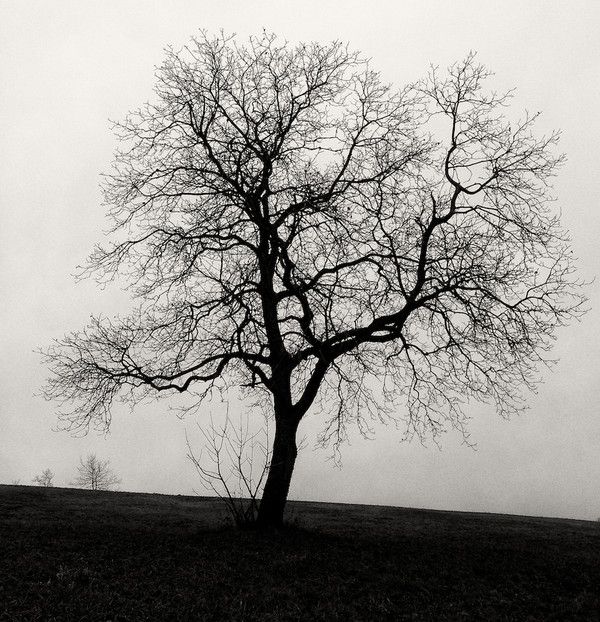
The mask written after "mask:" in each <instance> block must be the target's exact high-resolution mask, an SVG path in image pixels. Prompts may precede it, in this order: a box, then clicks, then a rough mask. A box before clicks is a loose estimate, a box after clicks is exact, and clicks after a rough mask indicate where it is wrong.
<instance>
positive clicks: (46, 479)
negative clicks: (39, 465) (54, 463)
mask: <svg viewBox="0 0 600 622" xmlns="http://www.w3.org/2000/svg"><path fill="white" fill-rule="evenodd" d="M32 481H33V483H34V484H37V485H38V486H44V487H46V488H51V487H52V486H54V473H53V472H52V471H51V470H50V469H44V470H43V471H42V472H41V474H40V475H36V476H35V477H34V478H33V480H32Z"/></svg>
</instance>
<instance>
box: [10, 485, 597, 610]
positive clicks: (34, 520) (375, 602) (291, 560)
mask: <svg viewBox="0 0 600 622" xmlns="http://www.w3.org/2000/svg"><path fill="white" fill-rule="evenodd" d="M288 520H289V522H290V524H291V527H290V528H288V529H287V530H285V531H283V532H276V533H267V534H265V533H256V532H251V531H236V530H235V529H233V528H231V527H230V526H228V525H227V522H226V518H225V515H224V514H223V511H222V509H221V506H220V504H219V502H218V501H217V500H214V499H204V498H196V497H183V496H168V495H151V494H140V493H127V492H118V493H115V492H113V493H110V492H88V491H82V490H71V489H61V488H54V489H44V488H34V487H28V486H0V620H44V621H51V620H90V621H91V620H96V621H99V620H103V621H108V620H112V621H117V620H203V621H204V620H265V621H266V620H340V621H342V620H343V621H347V620H369V621H371V620H374V621H375V620H405V619H406V620H600V523H594V522H587V521H575V520H563V519H548V518H531V517H523V516H506V515H498V514H468V513H460V512H440V511H432V510H412V509H404V508H390V507H376V506H357V505H339V504H322V503H307V502H292V503H290V504H289V512H288Z"/></svg>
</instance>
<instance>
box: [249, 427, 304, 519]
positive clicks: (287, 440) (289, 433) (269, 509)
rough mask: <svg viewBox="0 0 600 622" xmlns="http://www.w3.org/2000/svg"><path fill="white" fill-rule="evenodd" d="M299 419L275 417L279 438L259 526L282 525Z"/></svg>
mask: <svg viewBox="0 0 600 622" xmlns="http://www.w3.org/2000/svg"><path fill="white" fill-rule="evenodd" d="M297 429H298V422H296V421H290V420H287V419H281V418H278V417H277V416H276V417H275V438H274V440H273V455H272V457H271V464H270V466H269V474H268V476H267V481H266V483H265V489H264V492H263V496H262V499H261V502H260V507H259V509H258V519H257V523H258V526H259V527H281V525H282V524H283V510H284V509H285V504H286V501H287V496H288V491H289V489H290V481H291V479H292V473H293V472H294V464H295V463H296V455H297V454H298V449H297V447H296V431H297Z"/></svg>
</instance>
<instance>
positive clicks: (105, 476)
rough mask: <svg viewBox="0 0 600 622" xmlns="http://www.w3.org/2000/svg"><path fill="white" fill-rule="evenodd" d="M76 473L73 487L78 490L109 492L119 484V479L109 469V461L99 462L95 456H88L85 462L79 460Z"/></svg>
mask: <svg viewBox="0 0 600 622" xmlns="http://www.w3.org/2000/svg"><path fill="white" fill-rule="evenodd" d="M77 471H78V475H77V477H76V478H75V480H74V481H73V485H74V486H77V487H78V488H90V489H91V490H110V489H111V488H113V487H114V486H118V485H119V484H120V483H121V479H120V478H119V477H117V476H116V474H115V473H114V471H113V470H112V469H111V468H110V466H109V461H108V460H100V459H99V458H97V457H96V454H89V455H88V456H87V458H86V459H85V460H84V459H83V458H80V459H79V466H78V467H77Z"/></svg>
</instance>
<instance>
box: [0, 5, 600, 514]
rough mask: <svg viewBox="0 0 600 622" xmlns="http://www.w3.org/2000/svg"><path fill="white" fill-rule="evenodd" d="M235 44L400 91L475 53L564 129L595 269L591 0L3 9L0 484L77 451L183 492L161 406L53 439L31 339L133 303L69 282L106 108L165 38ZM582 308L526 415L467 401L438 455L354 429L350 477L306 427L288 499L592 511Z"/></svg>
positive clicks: (575, 216)
mask: <svg viewBox="0 0 600 622" xmlns="http://www.w3.org/2000/svg"><path fill="white" fill-rule="evenodd" d="M201 28H203V29H207V30H208V31H211V32H216V31H218V30H219V29H221V28H223V29H224V30H226V31H228V32H236V33H238V34H240V35H241V36H243V37H246V36H247V35H249V34H256V33H259V32H260V31H261V30H262V29H263V28H266V29H267V30H271V31H273V32H275V33H277V34H279V35H281V36H282V37H285V38H287V39H289V40H290V41H298V40H319V41H329V40H332V39H341V40H345V41H348V42H349V43H350V44H351V46H352V47H353V48H354V49H357V50H360V51H362V52H363V53H364V54H366V55H368V56H370V57H371V58H372V59H373V66H374V67H375V68H378V69H379V70H381V72H382V73H383V74H384V76H385V77H386V78H387V79H388V80H390V81H393V82H395V83H397V84H398V85H402V84H404V83H406V82H408V81H412V80H414V79H417V78H419V77H422V76H423V75H424V74H425V73H426V72H427V70H428V66H429V64H430V63H434V64H439V65H441V66H446V65H448V64H450V63H451V62H453V61H455V60H459V59H461V58H463V57H464V56H465V55H466V54H467V53H468V52H469V50H475V51H477V52H478V57H479V60H480V61H481V62H483V63H484V64H486V65H487V66H488V67H490V68H491V69H492V70H493V71H494V72H495V74H496V75H495V78H494V84H495V85H496V86H497V87H498V88H499V89H500V90H503V89H507V88H511V87H516V88H517V95H516V97H515V99H514V103H513V105H514V107H515V112H516V110H520V109H525V108H527V109H528V110H530V111H537V110H542V111H543V113H544V115H543V117H542V120H541V122H540V128H541V129H551V128H562V130H563V139H562V143H561V147H562V149H563V150H564V151H565V152H566V153H567V155H568V158H569V159H568V163H567V165H566V166H565V167H564V169H563V170H562V171H561V174H560V176H559V178H558V179H557V181H556V189H555V190H556V195H557V197H558V202H557V208H560V209H561V210H562V214H563V222H564V224H565V225H566V226H567V227H568V228H569V229H570V230H571V232H572V240H573V247H574V249H575V253H576V254H577V255H578V256H579V258H580V266H581V275H582V277H584V278H586V279H588V280H591V279H593V278H594V277H595V276H596V275H598V274H600V251H599V250H598V240H600V213H599V210H600V181H599V180H600V170H599V164H598V162H599V161H600V157H599V156H600V117H599V115H598V109H599V108H600V37H599V36H598V32H600V4H599V3H597V2H595V1H594V0H589V1H572V2H569V3H566V2H559V1H537V2H536V1H529V2H521V1H514V0H513V1H508V2H507V1H504V2H493V3H492V2H488V3H482V2H474V1H473V2H470V1H469V2H468V1H454V2H444V1H441V0H440V1H429V2H428V1H422V0H421V1H418V2H417V1H415V2H412V1H405V2H397V1H392V0H390V1H381V2H364V1H362V2H356V1H348V0H343V1H342V0H335V1H329V2H328V1H326V0H320V1H318V0H317V1H315V0H304V1H303V2H283V1H275V0H269V1H255V2H248V1H247V0H246V1H238V0H232V1H228V2H212V1H211V2H209V1H198V0H195V1H183V0H172V1H170V2H150V1H147V0H146V1H144V2H142V1H123V0H119V1H104V2H82V1H81V0H73V1H70V2H69V1H65V0H53V1H52V2H47V1H46V0H40V1H21V0H12V1H7V0H1V1H0V85H1V89H2V97H1V98H0V136H1V140H2V143H1V145H2V150H1V151H0V214H1V221H0V300H1V302H0V339H1V348H2V355H3V356H2V358H1V359H0V372H1V377H2V383H1V387H0V426H1V427H0V429H1V445H0V482H5V483H10V482H11V481H12V480H14V479H19V478H20V479H21V482H22V483H29V482H30V481H31V478H32V477H33V476H34V475H35V474H36V473H39V472H41V470H42V469H44V468H47V467H50V468H51V469H53V470H54V471H55V473H56V483H57V484H58V485H64V484H66V483H68V482H69V481H70V480H71V479H72V478H73V476H74V473H75V466H76V463H77V461H78V458H79V456H80V455H82V454H85V453H87V452H88V451H96V452H97V453H98V455H100V456H102V457H104V458H109V459H110V460H111V463H112V465H113V467H114V468H115V470H116V471H117V472H118V473H119V474H120V475H121V477H122V479H123V488H125V489H128V490H140V491H156V492H173V493H185V494H189V493H190V492H191V490H192V488H193V487H196V488H197V487H198V484H197V481H196V479H195V477H194V474H193V471H192V469H191V468H190V466H189V465H188V464H187V462H186V460H185V441H184V429H185V427H186V426H187V427H188V428H189V429H193V422H192V421H190V420H188V421H180V420H178V419H177V418H176V417H175V415H174V414H172V413H169V412H168V411H167V404H166V403H165V402H161V403H160V404H159V405H152V406H147V407H140V408H138V409H137V410H136V411H134V412H133V413H130V412H128V411H127V410H117V412H115V416H114V419H113V426H112V432H111V434H110V435H108V436H107V437H103V436H97V435H95V434H90V435H89V436H87V437H85V438H73V437H71V436H68V435H67V434H65V433H57V432H53V431H52V428H53V427H54V426H55V425H56V420H55V417H54V414H53V405H52V404H48V403H46V402H44V401H43V400H42V399H41V398H39V397H36V396H35V392H36V391H38V390H39V387H40V386H41V384H42V382H43V379H44V376H45V373H46V372H45V369H44V368H43V367H42V366H41V363H40V360H39V357H38V356H37V355H35V354H34V352H33V350H34V349H35V348H36V347H39V346H43V345H46V344H48V342H49V341H50V339H51V338H52V337H59V336H61V335H62V334H64V333H65V332H66V331H68V330H70V329H74V328H79V327H82V326H83V325H84V324H85V323H87V320H88V317H89V315H90V314H91V313H97V312H99V311H102V312H104V313H109V314H110V313H113V312H116V311H118V310H119V309H123V308H124V307H125V306H126V300H127V298H126V295H125V294H123V293H118V292H114V291H112V292H102V291H100V290H98V289H97V288H96V287H95V286H94V284H93V283H91V282H89V283H80V284H77V285H76V284H75V283H74V280H73V279H72V277H71V276H70V275H71V274H72V273H73V272H74V270H75V267H76V265H77V264H78V263H80V262H81V261H83V260H84V258H85V257H86V255H87V254H88V252H89V251H90V250H91V248H92V245H93V244H94V243H95V242H97V241H100V239H101V236H102V229H103V226H104V225H105V224H106V221H105V220H104V218H103V216H104V212H103V208H102V207H101V206H100V195H99V191H98V182H99V174H100V173H101V172H102V171H106V170H108V168H109V165H110V162H111V158H112V151H113V149H114V147H115V141H114V138H113V136H112V134H111V132H110V130H109V124H108V119H109V118H112V119H119V118H121V117H122V116H123V115H124V114H125V113H126V112H127V111H128V110H130V109H132V108H135V107H136V106H137V105H139V104H140V103H142V102H144V101H145V100H146V99H148V98H149V97H150V96H151V89H152V85H153V70H154V66H155V65H157V64H159V63H160V62H161V60H162V49H163V48H164V47H165V46H167V45H169V44H172V45H174V46H175V47H177V46H180V45H183V44H185V43H186V42H187V40H188V39H189V37H190V36H191V35H193V34H194V33H195V32H196V31H197V30H198V29H201ZM588 295H589V297H590V304H591V307H592V309H591V311H590V312H589V313H588V315H587V316H586V317H585V318H584V320H583V321H582V322H581V323H580V324H577V325H574V326H571V327H569V328H567V329H564V330H561V331H560V333H559V335H558V340H557V344H556V348H555V352H554V354H555V356H556V357H557V358H559V359H560V362H559V364H558V365H557V366H556V368H555V369H554V371H553V372H552V373H551V374H546V382H545V384H543V385H542V386H541V387H540V390H539V393H538V395H537V396H532V398H531V400H530V405H531V409H530V410H529V411H527V412H526V413H525V414H524V415H523V416H521V417H520V418H518V419H515V420H512V421H510V422H506V421H504V420H501V419H499V418H498V417H497V416H496V415H495V414H494V413H493V412H492V410H491V409H490V408H488V407H484V406H478V405H473V406H472V407H470V410H469V413H470V414H471V415H472V416H473V420H472V422H471V428H470V429H471V432H472V438H471V440H472V441H474V442H476V443H477V446H478V450H477V451H472V450H470V449H468V448H466V447H465V446H463V445H461V438H459V437H458V436H457V435H455V434H448V435H446V436H445V437H444V438H443V439H442V450H441V451H440V450H438V449H437V448H435V446H429V447H422V446H421V445H419V444H418V443H413V444H410V445H409V444H405V443H401V442H400V438H401V434H400V433H399V432H397V431H395V430H394V429H392V428H389V429H386V428H383V429H379V430H378V433H377V436H376V439H375V440H374V441H364V440H362V439H361V438H360V437H358V435H354V436H353V437H352V444H351V445H350V446H348V447H345V448H344V449H343V453H342V458H343V469H341V470H338V469H336V468H334V467H333V466H332V464H331V463H330V462H328V461H327V460H326V459H327V457H328V453H327V452H324V451H314V452H313V451H312V450H311V449H310V446H311V445H312V441H314V438H315V433H316V431H317V430H318V427H319V426H318V422H317V421H313V420H312V419H309V420H308V421H307V422H306V424H305V425H304V428H303V432H304V433H306V435H307V437H308V441H309V448H308V449H306V450H304V451H303V452H302V453H301V455H300V458H299V461H298V464H297V467H296V473H295V477H294V480H293V482H292V491H291V496H292V497H294V498H302V499H317V500H330V501H347V502H361V503H382V504H393V505H402V506H413V507H430V508H439V509H461V510H475V511H491V512H506V513H523V514H541V515H553V516H566V517H576V518H588V519H595V518H596V517H598V516H600V416H599V414H600V409H599V407H598V402H599V393H600V281H599V282H596V283H593V284H592V285H590V287H589V288H588Z"/></svg>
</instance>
